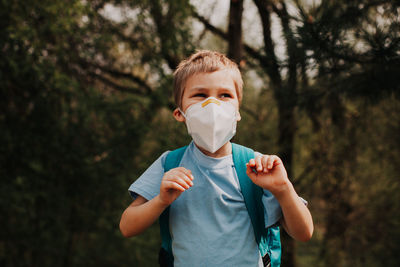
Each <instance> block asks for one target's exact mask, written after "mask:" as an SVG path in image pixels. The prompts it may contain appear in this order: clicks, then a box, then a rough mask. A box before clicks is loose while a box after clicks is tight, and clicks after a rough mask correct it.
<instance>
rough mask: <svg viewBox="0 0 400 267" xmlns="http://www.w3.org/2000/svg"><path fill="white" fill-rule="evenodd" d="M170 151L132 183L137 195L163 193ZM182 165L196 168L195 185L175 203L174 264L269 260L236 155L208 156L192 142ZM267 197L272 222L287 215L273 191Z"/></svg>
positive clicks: (254, 263) (267, 213) (267, 214)
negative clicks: (261, 247)
mask: <svg viewBox="0 0 400 267" xmlns="http://www.w3.org/2000/svg"><path fill="white" fill-rule="evenodd" d="M168 153H169V152H168V151H167V152H165V153H164V154H162V155H161V156H160V157H159V158H158V159H157V160H156V161H155V162H154V163H153V164H152V165H151V166H150V167H149V168H148V169H147V170H146V171H145V172H144V173H143V174H142V175H141V176H140V177H139V178H138V179H137V180H136V181H135V182H134V183H133V184H132V185H131V186H130V188H129V191H130V192H131V195H132V196H133V197H134V198H135V197H136V196H137V195H141V196H142V197H144V198H145V199H147V200H150V199H152V198H154V197H155V196H157V195H158V194H159V193H160V184H161V180H162V177H163V175H164V162H165V158H166V156H167V154H168ZM256 155H260V154H259V153H256ZM180 166H182V167H185V168H186V169H189V170H191V171H192V174H193V176H194V180H193V184H194V185H193V186H192V187H191V188H189V189H188V190H186V191H185V192H183V193H182V194H181V195H180V196H179V197H178V198H177V199H176V200H175V201H174V202H173V203H172V204H171V206H170V214H169V220H170V232H171V238H172V252H173V254H174V266H178V267H179V266H188V265H190V266H192V267H196V266H218V267H220V266H263V264H262V258H261V255H260V252H259V249H258V246H257V243H256V241H255V237H254V231H253V226H252V224H251V221H250V216H249V214H248V212H247V209H246V206H245V203H244V198H243V195H242V193H241V190H240V185H239V180H238V177H237V174H236V171H235V166H234V165H233V160H232V155H228V156H225V157H222V158H212V157H208V156H206V155H205V154H203V153H202V152H201V151H200V150H199V149H198V148H197V147H196V146H195V145H194V143H193V142H192V143H191V144H190V145H189V146H188V148H187V149H186V151H185V154H184V155H183V157H182V161H181V164H180ZM262 201H263V204H264V216H265V226H266V227H268V226H271V225H273V224H275V223H276V222H277V221H278V220H279V219H280V218H281V216H282V211H281V208H280V206H279V203H278V201H277V200H276V199H275V197H274V196H273V195H272V194H271V193H270V192H269V191H266V190H264V195H263V198H262Z"/></svg>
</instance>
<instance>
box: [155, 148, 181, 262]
mask: <svg viewBox="0 0 400 267" xmlns="http://www.w3.org/2000/svg"><path fill="white" fill-rule="evenodd" d="M186 148H187V146H184V147H181V148H178V149H176V150H173V151H171V152H169V153H168V155H167V157H166V159H165V163H164V172H167V171H169V170H171V169H173V168H176V167H179V163H180V162H181V160H182V157H183V154H184V153H185V151H186ZM160 233H161V247H162V248H163V249H164V250H165V251H166V255H165V260H166V261H167V262H165V263H164V264H166V266H168V267H172V266H174V257H173V255H172V240H171V233H170V232H169V207H168V208H166V209H165V210H164V212H163V213H162V214H161V215H160Z"/></svg>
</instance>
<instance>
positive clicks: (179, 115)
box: [172, 108, 185, 122]
mask: <svg viewBox="0 0 400 267" xmlns="http://www.w3.org/2000/svg"><path fill="white" fill-rule="evenodd" d="M172 115H173V116H174V118H175V120H177V121H180V122H184V121H185V117H183V115H182V112H181V111H180V109H179V108H176V109H175V110H174V111H173V112H172Z"/></svg>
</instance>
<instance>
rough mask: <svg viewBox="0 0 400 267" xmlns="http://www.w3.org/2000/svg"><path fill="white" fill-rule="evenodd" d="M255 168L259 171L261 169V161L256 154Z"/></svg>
mask: <svg viewBox="0 0 400 267" xmlns="http://www.w3.org/2000/svg"><path fill="white" fill-rule="evenodd" d="M256 169H257V171H258V172H261V171H262V170H263V166H262V163H261V157H260V156H258V157H257V158H256Z"/></svg>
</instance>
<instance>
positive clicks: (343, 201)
mask: <svg viewBox="0 0 400 267" xmlns="http://www.w3.org/2000/svg"><path fill="white" fill-rule="evenodd" d="M399 12H400V1H393V0H392V1H384V0H363V1H347V0H346V1H345V0H336V1H329V0H315V1H312V0H309V1H305V0H304V1H301V0H292V1H289V0H288V1H278V0H264V1H262V0H246V1H244V0H235V1H234V0H232V1H216V0H215V1H212V0H209V1H194V0H193V1H185V0H170V1H160V0H136V1H123V0H120V1H117V0H116V1H102V0H94V1H85V0H71V1H50V0H41V1H34V0H26V1H8V0H3V1H0V53H1V59H0V85H1V87H0V88H1V89H0V90H1V91H0V144H1V145H0V177H1V179H0V183H1V184H0V195H1V197H0V214H1V215H0V216H1V219H0V229H1V231H0V265H1V266H6V267H8V266H32V267H34V266H63V267H67V266H157V254H158V249H159V245H160V240H159V233H158V226H157V224H155V225H154V226H152V227H151V228H150V229H149V230H147V231H146V232H145V233H144V234H142V235H141V236H139V237H134V238H131V239H125V238H123V237H122V235H121V234H120V232H119V228H118V224H119V219H120V215H121V213H122V211H123V210H124V209H125V208H126V207H127V206H128V205H129V203H130V202H131V198H130V196H129V194H128V192H127V188H128V187H129V185H130V184H131V183H132V182H133V181H134V180H135V179H136V178H137V177H138V176H139V175H140V174H141V173H142V172H143V171H144V170H145V169H146V168H147V167H148V166H149V165H150V164H151V163H152V162H153V161H154V160H155V159H156V158H157V157H158V156H160V154H161V153H162V152H164V151H166V150H169V149H173V148H177V147H180V146H182V145H185V144H187V143H188V142H189V141H190V138H189V137H188V135H187V133H186V129H185V126H184V125H183V124H179V123H177V122H175V121H174V120H173V118H172V116H171V111H172V110H173V109H174V108H175V106H174V103H173V100H172V72H173V70H174V69H175V67H176V66H177V63H178V62H179V61H180V60H182V59H183V58H185V57H187V56H188V55H190V54H191V53H192V52H194V51H195V50H197V49H213V50H218V51H220V52H223V53H226V54H227V55H228V56H229V57H230V58H232V59H233V60H234V61H236V62H237V63H238V64H239V66H240V68H241V70H242V72H243V77H244V80H245V86H244V101H243V105H242V107H241V115H242V121H241V122H240V123H239V125H238V132H237V135H236V137H235V138H234V141H235V142H238V143H241V144H243V145H246V146H249V147H252V148H254V149H255V150H257V151H260V152H263V153H267V154H278V155H280V156H281V157H282V159H283V161H284V163H285V165H286V167H287V170H288V173H289V176H290V178H291V179H292V181H293V183H294V185H295V187H296V189H297V191H298V193H299V194H300V195H301V196H302V197H304V198H305V199H307V200H308V201H309V208H310V210H311V212H312V214H313V218H314V223H315V232H314V235H313V238H312V240H311V241H310V242H308V243H298V242H294V241H293V240H291V239H290V238H288V237H287V236H286V235H283V236H282V238H283V247H284V251H283V263H282V266H284V267H288V266H352V267H356V266H399V264H400V257H399V255H400V183H399V181H400V180H399V174H400V149H399V148H400V138H399V133H400V113H399V112H400V102H399V100H400V99H399V97H400V86H399V81H400V79H399V76H400V75H399V74H400V16H399Z"/></svg>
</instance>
